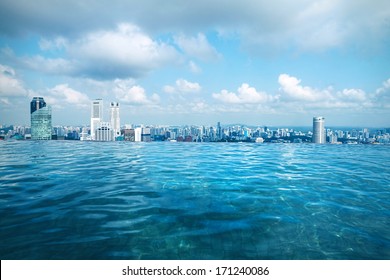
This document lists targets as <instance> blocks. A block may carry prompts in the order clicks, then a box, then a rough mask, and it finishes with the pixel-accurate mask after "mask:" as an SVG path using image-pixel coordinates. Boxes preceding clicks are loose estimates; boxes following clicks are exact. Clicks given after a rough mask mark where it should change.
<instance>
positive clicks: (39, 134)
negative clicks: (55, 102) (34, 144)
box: [30, 97, 52, 140]
mask: <svg viewBox="0 0 390 280" xmlns="http://www.w3.org/2000/svg"><path fill="white" fill-rule="evenodd" d="M30 114H31V139H32V140H51V128H52V127H51V107H50V106H46V102H45V100H44V99H43V97H34V98H33V100H32V101H31V103H30Z"/></svg>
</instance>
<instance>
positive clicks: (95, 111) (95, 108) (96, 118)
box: [91, 99, 103, 140]
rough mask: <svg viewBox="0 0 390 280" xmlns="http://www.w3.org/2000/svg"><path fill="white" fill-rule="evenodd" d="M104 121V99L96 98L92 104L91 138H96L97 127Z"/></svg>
mask: <svg viewBox="0 0 390 280" xmlns="http://www.w3.org/2000/svg"><path fill="white" fill-rule="evenodd" d="M102 121H103V100H102V99H95V100H93V101H92V106H91V140H96V134H95V133H96V129H97V128H98V127H99V126H100V123H101V122H102Z"/></svg>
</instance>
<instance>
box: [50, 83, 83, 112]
mask: <svg viewBox="0 0 390 280" xmlns="http://www.w3.org/2000/svg"><path fill="white" fill-rule="evenodd" d="M48 94H49V95H48V96H47V97H46V99H47V102H48V103H50V104H51V105H53V106H56V107H64V105H65V106H66V105H72V106H76V107H88V106H89V105H90V100H89V98H88V96H87V95H86V94H84V93H81V92H79V91H77V90H75V89H72V88H70V87H69V86H68V84H60V85H56V86H55V87H53V88H51V89H49V90H48Z"/></svg>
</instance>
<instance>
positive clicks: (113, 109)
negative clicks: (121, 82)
mask: <svg viewBox="0 0 390 280" xmlns="http://www.w3.org/2000/svg"><path fill="white" fill-rule="evenodd" d="M110 121H111V129H112V131H113V133H114V139H115V138H116V137H118V136H120V135H121V125H120V118H119V103H118V102H111V103H110Z"/></svg>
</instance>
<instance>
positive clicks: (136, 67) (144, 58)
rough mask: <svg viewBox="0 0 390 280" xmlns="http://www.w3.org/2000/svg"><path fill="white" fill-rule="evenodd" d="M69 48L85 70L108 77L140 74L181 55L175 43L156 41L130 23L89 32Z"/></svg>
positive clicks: (70, 53)
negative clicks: (174, 46)
mask: <svg viewBox="0 0 390 280" xmlns="http://www.w3.org/2000/svg"><path fill="white" fill-rule="evenodd" d="M68 52H69V55H70V56H71V57H72V58H74V59H76V60H77V61H78V62H79V64H80V67H81V69H82V70H83V71H82V73H86V74H87V75H90V76H92V77H100V78H107V79H110V78H124V77H140V76H142V75H144V74H146V73H147V72H149V71H151V70H153V69H156V68H159V67H161V66H163V65H166V64H171V63H175V61H176V60H177V58H178V54H177V52H176V51H175V49H174V48H173V47H171V46H169V45H167V44H164V43H161V42H156V41H153V40H152V39H151V38H150V37H149V36H148V35H146V34H145V33H143V32H142V31H141V30H140V28H139V27H137V26H136V25H133V24H128V23H123V24H120V25H118V27H117V29H116V30H114V31H112V30H109V31H100V32H92V33H89V34H88V35H87V36H85V37H84V38H82V39H79V40H78V41H76V42H75V43H73V44H70V46H69V49H68Z"/></svg>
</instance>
